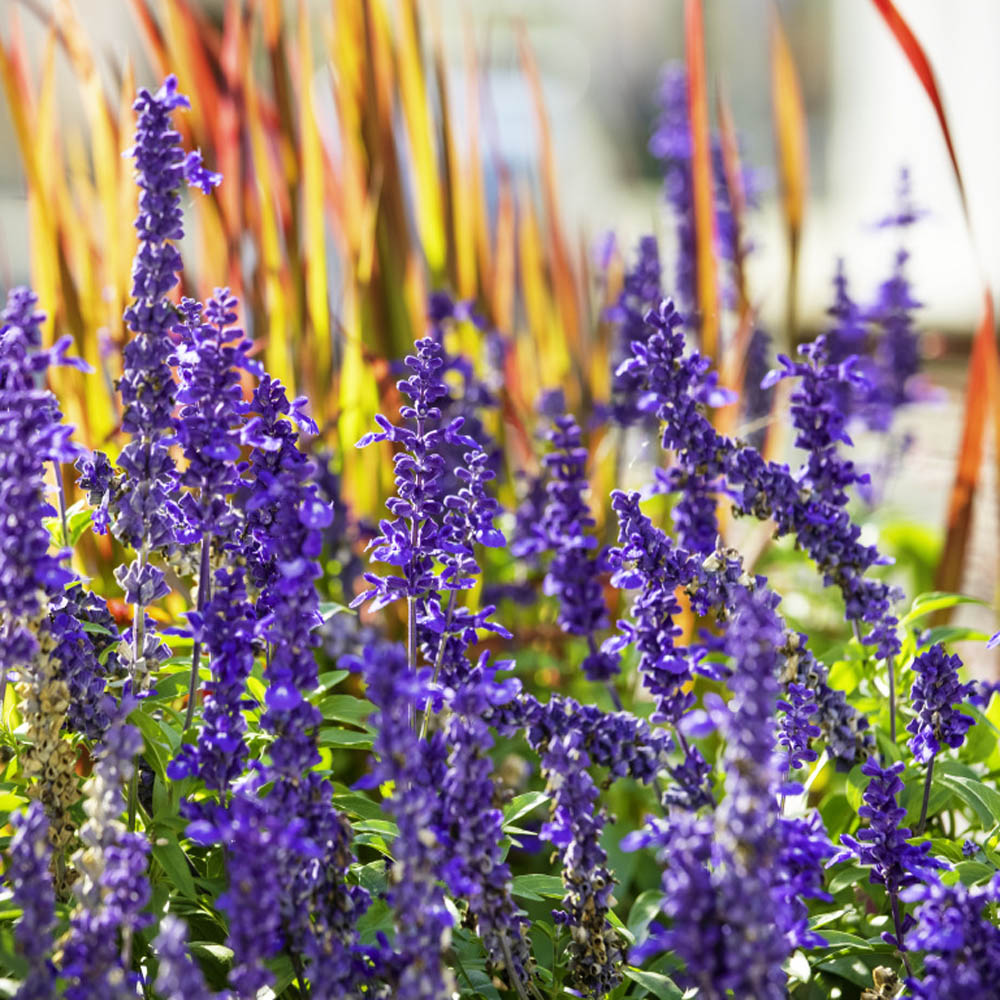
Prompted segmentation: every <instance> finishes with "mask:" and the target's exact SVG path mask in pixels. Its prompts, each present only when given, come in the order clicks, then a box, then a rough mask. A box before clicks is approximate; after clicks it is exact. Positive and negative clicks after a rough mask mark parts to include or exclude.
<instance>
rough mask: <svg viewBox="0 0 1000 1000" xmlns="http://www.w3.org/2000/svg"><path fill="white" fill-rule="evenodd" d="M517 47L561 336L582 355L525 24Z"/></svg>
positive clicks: (548, 136) (548, 137)
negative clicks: (531, 112)
mask: <svg viewBox="0 0 1000 1000" xmlns="http://www.w3.org/2000/svg"><path fill="white" fill-rule="evenodd" d="M518 47H519V49H520V53H521V68H522V70H523V71H524V75H525V80H526V82H527V84H528V90H529V92H530V93H531V102H532V105H533V107H534V111H535V128H536V130H537V132H538V144H539V159H540V164H539V172H540V175H541V181H542V199H543V202H544V205H545V216H546V223H547V228H548V239H549V252H550V253H551V255H552V256H551V258H550V259H551V280H552V290H553V293H554V295H555V301H556V304H557V305H558V309H559V315H560V321H561V324H562V335H563V337H564V339H565V340H566V342H567V344H568V345H569V347H570V350H571V353H574V354H577V355H579V349H580V307H579V300H578V297H577V283H576V278H575V276H574V273H573V265H572V261H571V259H570V252H569V248H568V247H567V244H566V238H565V235H564V234H563V231H562V226H561V223H560V215H559V189H558V184H557V178H556V160H555V153H554V151H553V148H552V129H551V128H550V126H549V116H548V111H547V110H546V106H545V95H544V94H543V92H542V80H541V76H540V75H539V73H538V64H537V62H536V61H535V53H534V51H533V50H532V48H531V44H530V42H529V40H528V33H527V30H526V29H525V27H524V25H523V24H521V25H520V26H519V31H518Z"/></svg>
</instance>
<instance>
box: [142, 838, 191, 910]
mask: <svg viewBox="0 0 1000 1000" xmlns="http://www.w3.org/2000/svg"><path fill="white" fill-rule="evenodd" d="M153 857H154V858H155V859H156V862H157V864H159V866H160V867H161V868H162V869H163V870H164V871H165V872H166V873H167V876H168V877H169V879H170V882H171V884H172V886H173V887H174V888H175V889H177V891H178V892H180V893H181V895H184V896H188V897H189V898H191V899H195V898H196V897H197V894H198V890H197V889H196V888H195V884H194V878H193V876H192V875H191V869H190V867H189V866H188V860H187V855H186V854H185V853H184V851H183V850H181V845H180V844H178V843H177V840H176V839H175V838H171V839H169V840H167V841H166V842H165V843H164V838H163V837H157V838H156V840H154V842H153Z"/></svg>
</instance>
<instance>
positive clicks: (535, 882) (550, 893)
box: [513, 875, 566, 900]
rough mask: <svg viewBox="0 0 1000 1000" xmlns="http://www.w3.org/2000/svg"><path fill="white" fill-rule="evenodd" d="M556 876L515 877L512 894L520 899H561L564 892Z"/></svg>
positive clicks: (560, 881) (559, 879)
mask: <svg viewBox="0 0 1000 1000" xmlns="http://www.w3.org/2000/svg"><path fill="white" fill-rule="evenodd" d="M565 891H566V890H565V888H564V887H563V883H562V879H561V878H560V877H559V876H558V875H515V876H514V887H513V892H514V895H515V896H520V897H521V898H522V899H534V900H539V899H542V898H543V897H546V896H547V897H548V898H549V899H562V895H563V893H564V892H565Z"/></svg>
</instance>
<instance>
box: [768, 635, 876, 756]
mask: <svg viewBox="0 0 1000 1000" xmlns="http://www.w3.org/2000/svg"><path fill="white" fill-rule="evenodd" d="M806 639H807V637H806V635H805V634H804V633H802V632H794V631H792V630H787V631H786V632H785V642H784V645H783V646H782V649H781V653H782V656H783V657H784V662H785V669H784V673H783V675H782V677H783V680H784V681H785V682H786V683H788V684H789V685H793V684H798V685H801V686H802V687H804V688H807V689H808V690H809V691H810V692H811V694H812V697H813V699H814V700H815V703H816V724H817V725H818V726H819V729H820V733H821V734H822V738H823V742H824V744H825V745H826V751H827V753H828V754H829V756H830V757H831V759H832V760H833V762H834V764H835V765H836V767H837V769H838V770H840V771H847V770H850V768H852V767H853V766H854V764H855V763H856V762H857V761H858V760H859V758H860V759H866V758H867V756H868V755H869V754H870V753H871V751H872V750H873V749H874V746H875V738H874V736H873V735H872V732H871V729H870V726H869V722H868V719H867V718H866V717H865V716H864V715H862V714H861V713H860V712H858V710H857V709H856V708H855V707H854V706H853V705H851V704H850V702H848V700H847V696H846V695H845V694H844V692H843V691H840V690H838V689H836V688H833V687H831V686H830V683H829V676H830V672H829V670H828V668H827V666H826V664H824V663H822V662H820V661H819V660H817V659H816V657H815V655H814V654H813V652H812V650H810V649H809V648H808V647H807V645H806Z"/></svg>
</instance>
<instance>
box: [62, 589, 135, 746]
mask: <svg viewBox="0 0 1000 1000" xmlns="http://www.w3.org/2000/svg"><path fill="white" fill-rule="evenodd" d="M86 625H91V626H97V628H98V629H99V630H100V631H95V630H94V629H92V628H91V629H88V628H86V627H85V626H86ZM51 629H52V632H53V634H54V635H56V636H58V637H59V644H58V645H57V646H56V648H55V651H54V655H55V657H56V659H58V660H59V672H60V675H61V677H62V679H63V680H64V681H65V682H66V685H67V686H68V688H69V706H68V707H67V709H66V728H67V729H68V730H69V731H70V732H76V733H80V734H81V735H82V736H85V737H87V739H89V740H92V741H94V742H99V741H100V740H101V738H102V737H103V735H104V733H105V732H106V731H107V728H108V726H109V725H110V724H111V718H110V716H109V715H108V711H107V708H108V702H107V700H106V699H105V698H104V692H105V690H106V687H107V681H108V679H109V678H110V677H114V676H117V675H120V673H121V663H120V661H119V659H118V654H117V652H115V648H116V647H117V646H118V643H119V642H120V641H121V637H120V635H119V633H118V627H117V626H116V625H115V620H114V618H112V616H111V614H110V612H109V611H108V608H107V604H106V603H105V602H104V601H103V600H101V598H99V597H98V596H97V595H95V594H92V593H90V591H88V590H85V589H84V588H83V587H82V586H79V587H70V588H69V589H67V590H66V592H65V602H64V604H63V606H62V607H59V608H58V609H56V610H54V611H53V612H52V616H51Z"/></svg>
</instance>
